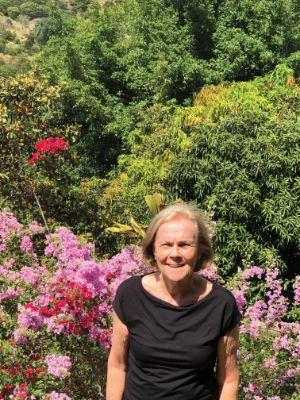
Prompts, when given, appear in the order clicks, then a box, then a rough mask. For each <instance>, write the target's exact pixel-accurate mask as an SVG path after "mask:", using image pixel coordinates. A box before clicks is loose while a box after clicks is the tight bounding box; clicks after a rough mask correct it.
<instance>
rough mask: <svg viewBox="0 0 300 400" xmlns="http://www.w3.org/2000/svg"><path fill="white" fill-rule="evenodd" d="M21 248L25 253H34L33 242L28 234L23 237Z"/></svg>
mask: <svg viewBox="0 0 300 400" xmlns="http://www.w3.org/2000/svg"><path fill="white" fill-rule="evenodd" d="M20 249H21V250H22V251H24V252H25V253H32V251H33V243H32V241H31V239H30V237H29V236H28V235H25V236H23V237H22V241H21V245H20Z"/></svg>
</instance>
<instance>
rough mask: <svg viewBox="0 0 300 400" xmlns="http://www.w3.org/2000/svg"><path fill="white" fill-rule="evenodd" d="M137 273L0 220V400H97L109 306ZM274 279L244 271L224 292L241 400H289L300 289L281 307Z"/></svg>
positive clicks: (137, 268)
mask: <svg viewBox="0 0 300 400" xmlns="http://www.w3.org/2000/svg"><path fill="white" fill-rule="evenodd" d="M144 272H145V267H144V266H143V264H142V263H141V259H140V250H139V249H138V248H125V249H123V250H122V251H121V252H120V253H119V254H117V255H115V256H114V257H112V258H111V259H108V260H102V261H101V262H99V260H97V259H96V257H95V253H94V245H93V244H92V243H87V242H86V241H84V240H83V238H78V237H76V236H75V235H74V234H73V233H72V232H71V231H70V230H68V229H66V228H64V227H57V228H56V229H55V230H54V232H53V233H50V234H47V235H46V236H45V229H44V228H43V227H41V226H40V225H39V224H38V223H37V222H36V221H33V222H31V223H30V224H28V225H27V226H24V225H22V224H20V223H19V222H18V221H17V219H16V218H15V217H14V216H13V215H12V214H11V213H8V212H4V213H0V283H1V292H0V321H1V324H0V346H1V348H2V349H5V351H2V352H0V362H1V369H0V379H1V383H2V387H1V392H0V398H2V399H3V400H8V399H9V398H12V397H11V396H12V395H14V396H17V394H20V393H22V396H23V397H22V398H24V399H27V400H29V399H31V400H33V399H45V400H46V399H49V400H51V399H57V398H60V397H58V393H65V396H68V397H65V399H71V400H83V399H85V400H86V399H89V398H92V399H96V398H98V397H99V393H100V394H101V393H103V389H104V381H105V370H106V357H107V351H108V349H109V347H110V337H111V311H112V308H111V302H112V299H113V297H114V295H115V292H116V289H117V287H118V285H119V284H120V283H121V282H122V281H123V280H124V279H126V278H128V277H129V276H131V275H132V274H138V273H144ZM207 272H209V273H210V278H216V277H217V275H216V274H215V272H214V271H213V270H212V271H207ZM279 278H280V277H279V271H278V269H276V268H275V267H274V266H269V267H268V268H267V269H265V270H263V269H262V268H260V267H257V266H249V267H245V268H244V270H243V271H238V274H236V275H235V276H234V277H232V279H231V280H230V282H228V287H229V288H230V289H231V290H233V294H234V295H235V297H236V299H237V303H238V306H239V308H240V310H241V311H242V312H243V314H244V319H243V324H242V326H241V349H240V369H241V389H240V393H239V399H240V400H245V399H251V400H252V399H259V400H274V399H276V400H277V399H281V400H291V399H294V397H293V394H294V393H296V392H297V384H298V379H299V373H300V370H299V366H298V364H297V362H298V357H299V351H300V348H299V339H300V337H299V332H300V324H299V323H296V322H295V321H297V320H299V309H298V305H299V301H300V286H299V283H300V281H299V277H298V278H297V279H296V280H295V282H290V283H288V282H286V283H285V287H287V286H288V285H289V289H290V292H291V294H293V296H292V297H291V299H290V304H289V301H288V299H287V297H286V296H285V292H284V289H283V284H282V282H281V280H280V279H279ZM292 284H293V285H294V286H293V290H292V287H291V285H292ZM56 393H57V394H56ZM61 396H63V394H61ZM255 396H257V397H255ZM276 396H277V397H276ZM19 397H20V396H19Z"/></svg>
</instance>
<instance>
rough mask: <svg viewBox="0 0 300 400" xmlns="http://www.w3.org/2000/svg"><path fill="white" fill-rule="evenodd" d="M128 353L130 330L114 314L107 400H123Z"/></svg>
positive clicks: (108, 364) (108, 365) (108, 366)
mask: <svg viewBox="0 0 300 400" xmlns="http://www.w3.org/2000/svg"><path fill="white" fill-rule="evenodd" d="M127 352H128V330H127V327H126V325H124V324H123V322H121V321H120V319H119V318H118V317H117V315H116V314H115V313H114V314H113V337H112V347H111V350H110V354H109V357H108V363H107V382H106V400H121V399H122V396H123V392H124V386H125V376H126V369H127Z"/></svg>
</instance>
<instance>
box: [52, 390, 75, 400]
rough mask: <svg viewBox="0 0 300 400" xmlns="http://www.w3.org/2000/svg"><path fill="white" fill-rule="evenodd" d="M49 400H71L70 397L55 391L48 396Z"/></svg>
mask: <svg viewBox="0 0 300 400" xmlns="http://www.w3.org/2000/svg"><path fill="white" fill-rule="evenodd" d="M49 397H50V400H72V399H71V397H69V396H67V395H66V394H65V393H57V392H55V391H53V392H51V393H50V394H49Z"/></svg>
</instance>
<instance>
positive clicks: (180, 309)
mask: <svg viewBox="0 0 300 400" xmlns="http://www.w3.org/2000/svg"><path fill="white" fill-rule="evenodd" d="M143 254H144V258H145V260H146V261H148V262H150V263H151V264H152V265H153V266H155V267H156V270H157V271H156V272H153V273H150V274H147V275H144V276H134V277H131V278H129V279H128V280H126V281H125V282H123V283H122V284H121V285H120V286H119V288H118V291H117V294H116V297H115V300H114V303H113V308H114V320H113V340H112V348H111V352H110V355H109V359H108V378H107V394H106V400H121V399H122V400H160V399H161V400H236V399H237V389H238V379H239V375H238V369H237V348H238V331H239V328H238V325H239V321H240V318H241V316H240V313H239V311H238V309H237V306H236V302H235V299H234V297H233V295H232V294H231V293H230V292H229V291H228V290H226V289H224V288H223V287H222V286H220V285H218V284H216V283H213V282H210V281H209V280H207V279H206V278H204V277H203V276H201V274H199V270H200V269H202V268H205V267H207V266H208V265H210V263H211V262H212V256H213V253H212V248H211V243H210V240H209V237H208V234H207V230H206V227H205V225H204V223H203V221H202V219H201V216H200V214H199V211H198V209H196V208H193V207H191V206H188V205H172V206H168V207H166V208H164V209H163V210H162V211H161V212H160V213H158V214H157V215H156V216H155V217H154V219H153V220H152V222H151V224H150V226H149V228H148V230H147V232H146V235H145V237H144V240H143ZM215 367H216V368H215Z"/></svg>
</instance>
